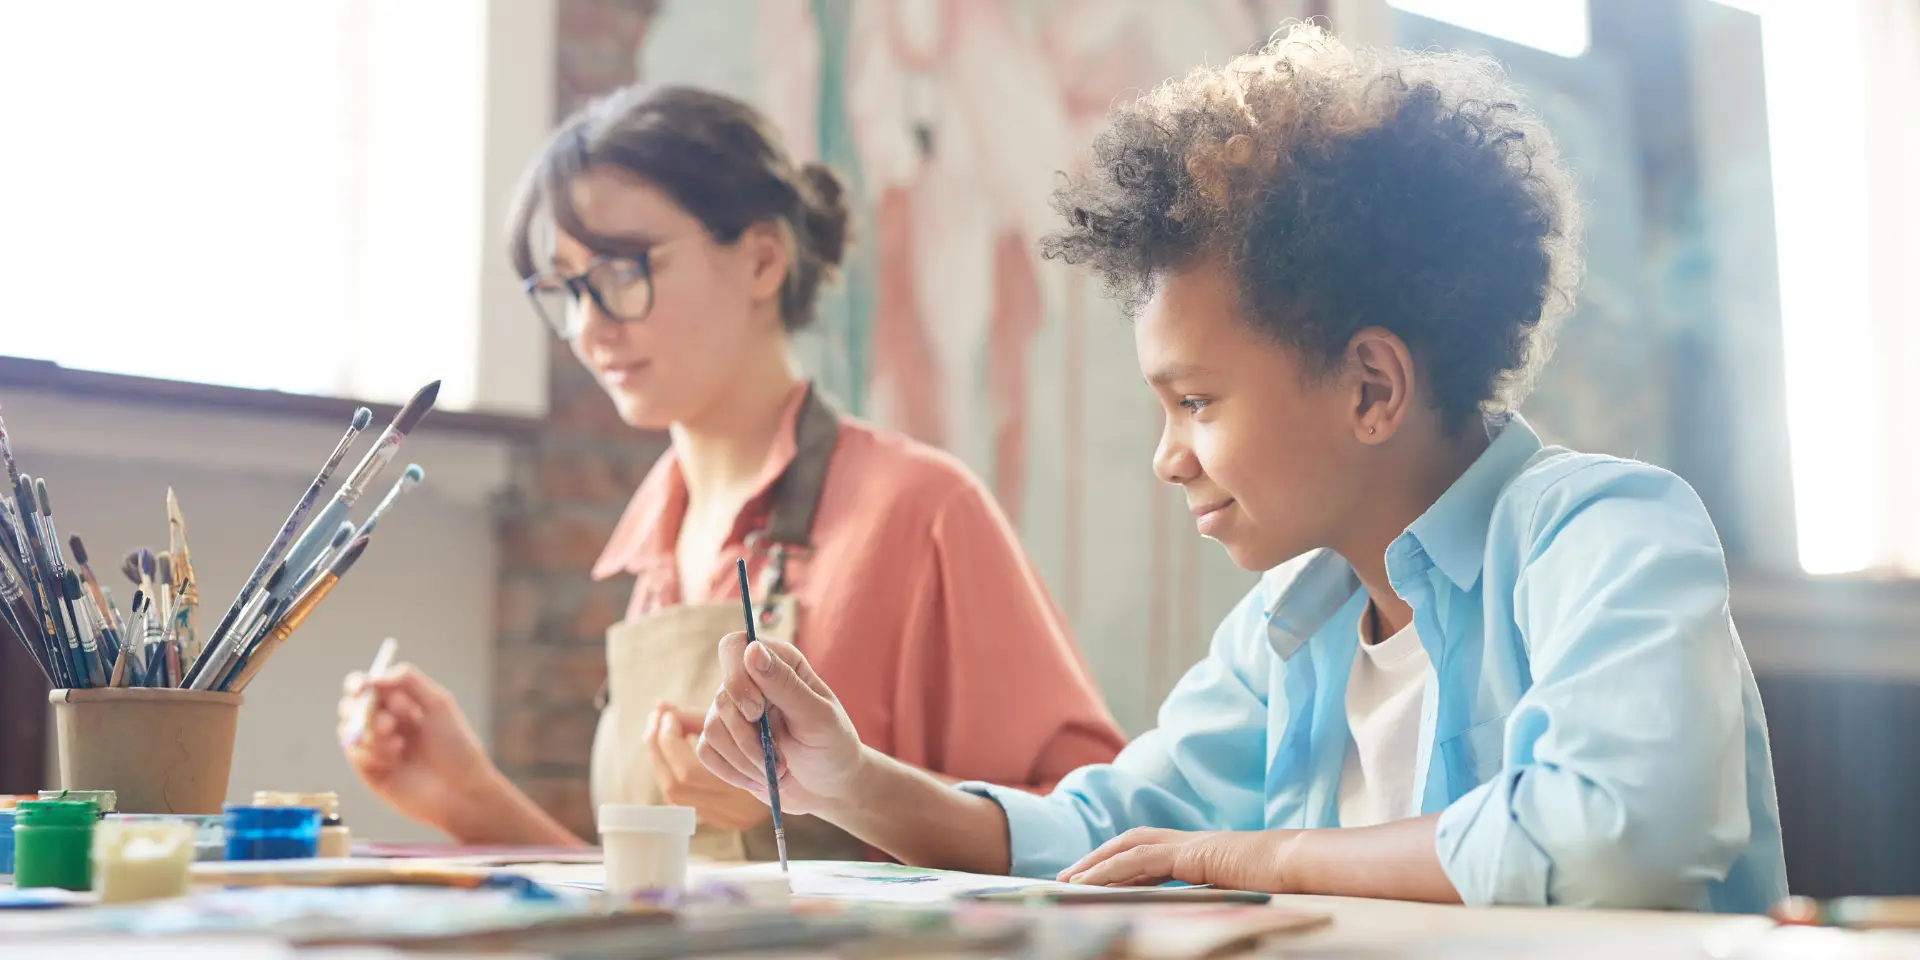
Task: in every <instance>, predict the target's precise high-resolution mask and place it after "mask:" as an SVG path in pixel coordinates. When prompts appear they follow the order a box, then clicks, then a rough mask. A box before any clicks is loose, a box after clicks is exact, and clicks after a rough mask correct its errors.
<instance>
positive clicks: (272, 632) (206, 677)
mask: <svg viewBox="0 0 1920 960" xmlns="http://www.w3.org/2000/svg"><path fill="white" fill-rule="evenodd" d="M439 393H440V383H439V381H435V382H433V383H430V384H428V385H426V386H425V387H422V388H421V389H420V391H419V392H418V393H415V394H414V395H413V398H412V399H410V400H408V401H407V404H406V406H404V407H402V408H401V410H400V413H399V415H398V416H396V417H394V419H393V422H392V423H391V424H388V426H387V429H386V430H385V431H384V432H382V433H381V434H380V437H379V439H377V440H375V441H374V443H373V448H372V449H370V450H368V451H367V454H366V456H365V457H364V458H363V459H362V460H361V461H360V463H359V465H358V466H356V467H354V468H353V471H352V472H351V473H349V474H348V475H347V478H346V480H344V481H342V482H341V484H340V488H339V490H337V491H336V492H335V493H334V495H333V498H332V499H331V500H329V501H328V502H327V505H326V506H325V507H323V508H321V510H320V512H319V513H318V514H317V515H315V516H314V517H313V518H312V520H311V521H310V522H308V521H307V514H308V513H309V512H311V511H312V509H313V505H314V503H315V502H316V501H317V500H318V499H319V496H320V493H321V491H322V490H324V489H325V488H326V486H327V482H328V481H329V480H330V479H331V478H332V476H333V472H334V470H335V469H337V468H338V467H339V466H340V462H341V461H342V460H343V459H344V458H345V457H346V454H347V451H348V450H350V449H351V448H352V447H353V442H354V440H355V439H356V438H357V437H358V435H359V433H360V431H361V430H363V429H365V428H366V426H367V423H368V421H369V420H370V419H371V418H372V413H371V412H370V411H367V410H366V409H364V408H363V409H361V410H360V411H359V412H358V413H356V414H355V416H354V419H353V423H352V425H350V426H349V427H348V429H347V434H346V436H344V437H342V438H341V439H340V443H339V445H338V446H336V447H335V448H334V450H333V453H332V455H330V456H329V457H328V458H327V460H326V462H325V464H323V465H322V466H321V468H320V472H319V473H318V474H317V475H316V476H315V477H314V479H313V482H312V483H311V484H310V485H308V487H307V491H306V493H305V494H304V495H302V496H301V497H300V499H299V501H298V502H296V503H295V504H294V508H293V512H292V513H290V514H289V515H288V516H287V520H286V522H285V523H283V524H281V526H280V530H279V531H278V532H277V533H276V534H275V535H274V538H273V541H272V542H271V543H270V544H269V545H268V546H267V552H266V553H265V554H263V555H262V556H261V557H260V561H259V562H258V563H256V564H255V565H254V568H253V573H252V575H250V576H249V577H248V578H247V582H246V585H245V586H243V587H241V589H240V593H239V595H238V596H236V597H234V599H233V603H232V604H230V605H228V607H227V612H226V614H225V615H224V616H222V617H221V618H220V625H219V626H217V627H215V628H214V631H213V634H212V635H211V636H209V637H208V638H207V640H206V646H205V649H204V650H203V652H202V653H201V655H200V656H199V657H197V658H195V660H194V662H193V663H192V664H191V666H190V668H189V669H188V671H187V675H186V676H185V678H183V680H182V681H181V685H182V686H186V687H191V688H193V689H195V690H236V691H237V690H240V689H242V688H244V687H245V686H246V685H247V683H248V682H250V681H251V680H252V679H253V677H254V675H255V674H257V673H258V672H259V670H260V668H261V666H262V665H263V664H265V662H266V660H267V658H269V657H271V656H272V655H273V653H274V651H276V650H278V649H279V647H280V645H281V644H283V643H285V642H286V640H287V638H288V637H289V636H291V635H292V634H293V632H294V631H295V630H297V629H299V628H300V625H301V624H302V623H305V622H306V619H307V617H308V615H309V614H311V613H312V612H313V609H314V608H315V607H316V606H318V605H319V603H320V601H322V600H325V599H326V597H327V595H328V594H329V593H330V592H332V590H333V588H334V586H335V585H336V584H337V583H339V581H340V578H341V577H343V576H345V575H346V573H347V571H348V570H349V569H351V568H352V567H353V565H354V563H355V562H356V561H358V560H359V559H360V555H361V554H362V553H364V552H365V551H366V548H367V544H368V543H369V542H370V541H371V536H372V533H373V529H374V527H375V526H376V525H377V524H378V523H379V521H380V518H381V517H382V516H383V515H384V514H385V513H386V511H387V510H388V509H389V508H391V507H392V506H393V504H394V502H395V501H396V500H398V499H399V498H400V495H401V494H403V493H405V492H407V491H408V490H411V489H413V488H414V487H415V486H417V485H418V484H419V483H420V481H421V480H422V479H423V478H424V477H425V473H424V472H423V471H422V470H421V469H420V467H419V466H418V465H417V464H416V465H409V466H408V467H407V469H406V472H405V473H404V474H403V475H402V476H401V477H400V479H399V480H397V481H396V482H395V483H394V485H393V487H392V489H391V490H390V491H389V492H388V493H387V496H386V498H385V499H383V500H381V501H380V504H379V505H378V506H377V507H375V508H374V510H373V512H372V513H371V514H370V515H368V517H367V519H366V522H365V523H363V524H360V525H359V526H358V527H356V526H354V524H353V522H352V519H351V518H350V516H349V514H350V513H351V512H352V509H353V507H354V505H355V504H356V503H358V502H359V501H360V498H361V497H362V496H364V495H365V494H366V491H367V489H368V488H369V487H371V486H372V485H373V482H374V480H375V479H377V478H378V477H379V475H380V473H381V472H382V471H383V470H385V469H386V468H387V465H388V464H389V463H391V462H392V461H393V457H394V454H395V453H396V452H398V451H399V449H400V444H401V443H402V442H403V441H404V440H406V438H407V434H408V433H410V432H412V430H413V429H414V427H416V426H418V425H419V423H420V421H421V420H422V419H423V418H425V417H426V415H427V412H428V411H430V410H432V409H433V401H434V399H435V398H436V397H437V396H439ZM303 522H306V527H305V529H304V530H302V531H301V533H300V535H299V537H298V538H295V537H294V535H293V534H294V531H295V530H296V529H299V528H300V525H301V524H302V523H303ZM262 578H265V580H264V581H263V580H262Z"/></svg>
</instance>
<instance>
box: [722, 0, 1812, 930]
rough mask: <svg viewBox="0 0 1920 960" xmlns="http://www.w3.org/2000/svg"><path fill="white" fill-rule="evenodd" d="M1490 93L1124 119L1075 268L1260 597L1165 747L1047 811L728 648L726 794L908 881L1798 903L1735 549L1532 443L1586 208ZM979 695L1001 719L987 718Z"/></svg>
mask: <svg viewBox="0 0 1920 960" xmlns="http://www.w3.org/2000/svg"><path fill="white" fill-rule="evenodd" d="M1519 104H1520V97H1519V95H1518V92H1517V91H1516V90H1514V89H1513V88H1512V87H1511V85H1510V84H1509V83H1508V82H1507V81H1506V80H1505V78H1504V77H1503V75H1502V74H1501V72H1500V71H1499V69H1498V67H1497V66H1495V65H1494V64H1493V63H1491V62H1490V61H1487V60H1483V59H1475V58H1469V57H1463V56H1457V55H1445V54H1435V53H1411V52H1405V51H1365V50H1355V49H1350V48H1348V47H1346V46H1345V45H1343V44H1341V43H1340V42H1339V41H1337V40H1335V39H1333V38H1331V37H1329V36H1327V35H1326V34H1325V33H1323V32H1322V31H1320V30H1318V29H1316V28H1314V27H1311V26H1298V27H1294V28H1293V29H1291V30H1290V31H1288V32H1286V33H1285V34H1284V35H1283V36H1282V37H1280V38H1279V39H1277V40H1275V41H1274V42H1273V43H1272V44H1271V45H1269V46H1268V47H1267V48H1266V49H1264V50H1262V51H1261V52H1259V53H1257V54H1252V55H1249V56H1244V57H1239V58H1237V59H1235V60H1233V61H1231V62H1229V63H1228V64H1226V65H1225V66H1224V67H1220V68H1213V69H1202V70H1198V71H1195V72H1194V73H1193V74H1191V75H1189V76H1188V77H1186V78H1185V79H1182V80H1177V81H1173V82H1170V83H1168V84H1166V85H1164V86H1162V87H1161V88H1159V89H1157V90H1155V91H1154V92H1152V93H1150V94H1148V95H1147V96H1145V97H1143V98H1141V99H1140V100H1138V101H1136V102H1134V103H1132V104H1129V105H1125V106H1122V107H1119V108H1117V109H1116V110H1115V111H1114V114H1113V116H1112V118H1111V122H1110V124H1109V126H1108V128H1107V130H1106V131H1105V132H1104V133H1103V134H1101V136H1100V137H1099V139H1098V140H1097V141H1096V142H1095V144H1094V151H1093V152H1094V165H1093V172H1092V173H1091V175H1089V176H1088V177H1086V178H1085V179H1082V180H1079V181H1076V182H1070V183H1068V184H1067V185H1065V186H1064V187H1062V188H1061V190H1060V191H1059V193H1058V195H1057V196H1056V206H1057V207H1058V209H1059V211H1060V212H1061V214H1062V215H1063V216H1064V217H1065V218H1066V221H1067V226H1066V227H1065V229H1063V230H1061V231H1060V232H1058V233H1056V234H1054V235H1053V236H1051V237H1049V238H1048V239H1047V240H1046V243H1045V251H1046V253H1047V254H1048V255H1049V256H1053V257H1057V258H1060V259H1064V260H1066V261H1067V262H1069V263H1077V264H1086V265H1089V266H1091V267H1092V268H1093V269H1094V270H1095V271H1097V272H1098V273H1099V274H1101V275H1102V276H1103V277H1104V279H1105V280H1106V281H1107V284H1108V286H1109V287H1110V289H1111V290H1112V291H1113V292H1114V293H1115V294H1116V295H1118V296H1119V297H1121V298H1122V299H1124V300H1126V301H1127V302H1129V303H1130V304H1132V305H1133V306H1134V307H1135V308H1136V310H1137V314H1138V322H1137V323H1136V325H1135V327H1134V339H1135V345H1136V348H1137V352H1138V356H1139V361H1140V368H1141V372H1142V373H1143V374H1144V376H1145V378H1146V381H1147V383H1148V384H1149V385H1150V386H1151V388H1152V389H1153V391H1154V393H1155V394H1156V396H1158V397H1159V398H1160V401H1161V403H1162V405H1163V406H1164V408H1165V410H1166V427H1165V430H1164V433H1163V435H1162V439H1161V443H1160V447H1159V450H1158V451H1157V453H1156V455H1155V458H1154V469H1155V471H1156V472H1157V473H1158V475H1159V476H1160V478H1161V479H1163V480H1165V481H1166V482H1168V483H1172V484H1177V485H1179V486H1180V487H1181V488H1182V489H1183V490H1184V491H1185V493H1186V496H1187V501H1188V503H1189V505H1190V506H1191V507H1192V510H1193V513H1194V515H1195V518H1196V524H1197V526H1198V528H1199V531H1200V533H1202V534H1203V535H1205V536H1208V537H1210V538H1212V539H1214V540H1217V541H1219V542H1220V543H1221V544H1222V545H1223V546H1224V547H1225V548H1226V549H1227V551H1228V553H1229V554H1230V555H1231V556H1232V557H1233V559H1234V561H1235V562H1236V563H1237V564H1239V565H1240V566H1242V567H1245V568H1247V569H1250V570H1265V571H1267V572H1266V574H1265V575H1264V576H1263V577H1262V579H1261V582H1260V583H1259V585H1258V586H1256V587H1255V588H1254V589H1253V591H1252V592H1251V593H1249V594H1248V595H1247V597H1246V598H1245V599H1244V600H1243V601H1242V602H1241V603H1240V605H1239V607H1238V608H1237V609H1236V610H1234V612H1233V613H1231V614H1230V615H1229V616H1228V617H1227V618H1226V620H1225V621H1224V622H1223V623H1221V625H1220V627H1219V629H1218V631H1217V632H1216V633H1215V635H1214V638H1213V643H1212V646H1211V648H1210V650H1209V652H1208V655H1207V657H1206V658H1205V659H1204V660H1202V661H1201V662H1200V663H1199V664H1197V665H1195V666H1194V667H1193V668H1192V669H1191V670H1190V671H1189V672H1188V673H1187V675H1186V677H1185V678H1183V679H1182V680H1181V682H1180V683H1179V685H1178V687H1177V688H1176V689H1175V690H1174V691H1173V693H1172V694H1171V695H1170V696H1169V697H1168V698H1167V700H1166V703H1165V704H1164V705H1163V706H1162V707H1161V709H1160V714H1159V723H1158V726H1157V728H1156V729H1154V730H1152V731H1150V732H1148V733H1146V734H1145V735H1143V736H1141V737H1140V738H1139V739H1137V740H1135V741H1134V742H1133V743H1132V744H1131V745H1130V746H1128V747H1127V749H1126V750H1125V751H1124V752H1122V753H1121V755H1120V756H1119V757H1118V758H1117V759H1115V760H1114V761H1113V762H1112V763H1111V764H1103V765H1098V766H1092V767H1086V768H1083V769H1081V770H1078V771H1076V772H1075V773H1073V774H1071V775H1069V776H1068V777H1067V778H1066V779H1065V780H1064V781H1062V782H1061V783H1060V784H1059V786H1058V787H1057V788H1056V789H1055V790H1054V791H1052V792H1051V793H1050V794H1048V795H1046V796H1035V795H1032V794H1028V793H1022V792H1020V791H1017V790H1009V789H1005V788H1000V787H993V786H987V785H979V784H962V785H960V787H959V789H954V788H952V787H949V786H946V785H944V784H942V783H940V782H938V781H937V780H935V779H933V778H932V777H930V776H928V775H926V774H925V773H922V772H920V771H917V770H914V769H912V768H908V767H905V766H903V765H901V764H899V763H897V762H895V761H891V760H889V759H887V758H886V757H885V756H884V755H881V754H879V753H877V752H875V751H872V750H870V749H867V748H863V747H861V745H860V742H859V739H858V738H857V737H856V736H855V735H854V733H853V730H852V727H851V725H850V724H849V723H848V722H847V719H846V714H845V712H844V711H842V710H841V709H840V708H839V705H838V702H837V701H836V700H835V698H834V696H833V693H832V691H830V690H828V689H827V688H826V687H825V685H824V684H821V683H820V682H819V680H818V678H817V677H816V676H815V675H814V674H813V672H812V670H811V669H810V668H809V667H808V666H807V664H806V661H805V659H804V658H803V657H801V656H800V655H799V653H798V652H797V651H796V650H794V649H793V648H792V647H790V646H785V645H781V644H767V643H762V644H758V645H756V646H754V647H752V648H751V649H750V648H748V647H747V645H746V644H745V642H744V638H743V637H740V636H732V637H728V638H727V639H726V640H724V641H723V642H722V644H721V658H722V661H723V665H724V667H725V671H726V686H725V688H724V689H723V690H722V691H721V693H720V695H719V697H718V698H717V699H716V702H715V704H714V707H713V709H712V710H711V711H710V712H709V714H708V718H707V723H706V730H705V736H704V737H703V740H702V746H701V756H702V759H703V760H704V761H705V762H706V763H707V764H708V765H709V766H710V767H712V768H713V769H714V770H715V771H716V772H717V773H719V774H720V775H721V776H723V777H724V778H726V779H728V780H729V781H730V782H732V783H734V784H735V785H737V786H740V787H743V788H745V789H749V790H755V791H760V792H763V793H764V791H765V787H766V784H765V780H764V777H763V775H762V772H761V771H762V767H761V762H760V759H759V740H758V733H757V729H756V727H755V726H754V722H755V721H757V719H758V717H759V716H760V713H761V712H762V711H763V710H764V709H766V708H767V707H768V705H770V706H771V707H773V708H776V712H775V719H776V724H775V727H776V730H777V731H778V732H777V743H778V746H779V749H780V753H781V757H782V760H783V762H784V770H783V772H782V773H781V777H782V783H781V794H782V797H783V799H784V800H785V802H786V804H787V805H788V806H789V807H790V808H792V809H796V810H804V811H807V812H811V813H816V814H819V815H820V816H823V817H825V818H826V819H828V820H831V821H833V822H835V823H838V824H840V825H841V826H842V827H845V828H846V829H848V830H849V831H851V832H852V833H854V834H856V835H858V836H860V837H861V838H862V839H864V840H866V841H867V842H869V843H871V844H873V845H875V846H877V847H879V848H880V849H882V850H885V851H887V852H889V853H891V854H893V855H894V856H897V857H899V858H900V859H902V860H904V861H906V862H910V863H918V864H926V865H932V866H942V867H950V868H956V869H965V870H973V871H976V872H993V873H999V872H1012V873H1015V874H1019V875H1024V876H1058V877H1059V878H1061V879H1066V880H1073V881H1077V882H1082V883H1094V884H1142V883H1161V882H1166V881H1168V880H1174V881H1183V882H1188V883H1211V884H1214V885H1217V886H1224V887H1234V888H1244V889H1258V890H1270V891H1275V892H1292V893H1321V894H1341V895H1351V896H1368V897H1389V898H1400V899H1418V900H1436V901H1464V902H1466V903H1470V904H1493V903H1500V904H1567V905H1586V906H1608V907H1669V908H1682V909H1707V910H1717V911H1745V912H1754V911H1760V910H1764V909H1765V908H1766V907H1767V906H1768V905H1769V904H1770V903H1771V902H1773V901H1774V900H1776V899H1777V898H1779V897H1781V896H1784V895H1785V893H1786V868H1785V863H1784V860H1783V857H1782V853H1781V845H1780V826H1779V814H1778V810H1777V807H1776V804H1775V800H1774V790H1773V771H1772V764H1771V761H1770V759H1769V756H1768V748H1767V733H1766V722H1765V718H1764V716H1763V715H1762V712H1761V706H1760V698H1759V693H1758V691H1757V689H1756V687H1755V685H1754V681H1753V674H1752V670H1751V669H1750V668H1749V666H1748V664H1747V660H1746V656H1745V654H1744V652H1743V651H1742V649H1741V646H1740V641H1739V638H1738V635H1737V634H1736V633H1735V631H1734V627H1733V623H1732V621H1731V619H1730V617H1729V614H1728V607H1727V599H1728V586H1727V572H1726V563H1725V558H1724V555H1723V554H1722V552H1721V548H1720V543H1719V539H1718V537H1717V535H1716V534H1715V532H1714V529H1713V525H1712V523H1711V521H1710V520H1709V519H1708V517H1707V513H1706V510H1705V509H1704V507H1702V505H1701V503H1700V500H1699V498H1698V497H1696V496H1695V495H1694V493H1693V491H1692V490H1691V489H1690V488H1689V487H1688V486H1687V485H1686V484H1685V483H1684V482H1683V481H1681V480H1680V479H1679V478H1678V477H1675V476H1674V475H1672V474H1670V473H1668V472H1666V471H1664V470H1661V469H1659V468H1657V467H1653V466H1649V465H1646V464H1643V463H1637V462H1634V461H1629V460H1622V459H1618V458H1614V457H1605V456H1595V455H1588V454H1580V453H1575V452H1572V451H1569V450H1565V449H1561V448H1557V447H1547V446H1543V444H1542V443H1541V441H1540V439H1539V438H1538V437H1537V436H1536V435H1535V434H1534V432H1533V431H1532V430H1531V429H1530V428H1529V427H1528V426H1527V423H1526V421H1525V420H1524V419H1523V418H1521V417H1520V416H1519V415H1518V414H1517V413H1515V412H1513V408H1514V406H1515V405H1516V404H1517V403H1518V401H1519V400H1520V398H1521V396H1522V395H1523V394H1524V392H1525V389H1526V387H1527V386H1528V383H1529V380H1530V378H1531V376H1532V374H1533V373H1534V372H1535V371H1536V370H1537V369H1538V367H1539V364H1540V362H1541V360H1542V358H1543V357H1544V356H1545V354H1546V351H1547V344H1548V338H1549V334H1550V332H1551V328H1552V326H1553V325H1554V323H1555V322H1556V321H1557V320H1558V319H1559V318H1560V317H1561V316H1563V315H1564V314H1565V313H1566V312H1567V309H1568V308H1569V306H1570V304H1571V298H1572V293H1573V288H1574V286H1575V284H1576V282H1577V280H1578V274H1579V267H1578V230H1579V227H1578V212H1577V208H1576V204H1575V199H1574V194H1573V188H1572V185H1571V182H1570V180H1569V177H1568V175H1567V173H1566V171H1565V169H1564V167H1563V166H1562V165H1561V161H1560V159H1559V157H1558V156H1557V154H1556V152H1555V150H1554V147H1553V143H1552V140H1551V138H1550V137H1549V136H1548V133H1547V131H1546V128H1545V127H1544V126H1543V125H1542V124H1541V123H1540V121H1539V119H1538V118H1537V117H1535V116H1534V115H1533V114H1531V113H1530V112H1528V111H1527V110H1525V109H1524V108H1523V107H1521V106H1520V105H1519ZM979 695H980V696H983V697H991V696H992V695H993V694H992V691H981V692H980V694H979Z"/></svg>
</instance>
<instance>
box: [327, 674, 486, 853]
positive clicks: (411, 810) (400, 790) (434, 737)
mask: <svg viewBox="0 0 1920 960" xmlns="http://www.w3.org/2000/svg"><path fill="white" fill-rule="evenodd" d="M363 698H364V699H363ZM363 710H364V711H366V712H365V713H364V714H361V711H363ZM357 714H360V715H361V716H364V718H365V721H366V722H365V723H364V724H363V723H361V722H360V720H359V719H357V718H356V715H357ZM339 738H340V748H341V750H342V751H343V752H344V753H345V754H346V756H347V763H348V764H350V765H351V766H352V767H353V769H354V772H355V773H358V774H359V775H360V779H361V780H363V781H365V782H366V784H367V786H368V787H369V788H371V789H372V790H373V792H374V793H376V794H378V795H379V796H380V798H381V799H382V800H385V801H386V802H387V803H388V804H390V805H392V806H393V807H394V809H396V810H399V811H400V812H401V813H403V814H405V815H407V816H408V817H411V818H412V819H414V820H418V821H420V822H422V823H426V824H428V825H431V826H435V827H439V828H440V829H442V830H449V827H448V825H449V824H453V823H457V822H459V821H460V820H461V819H462V814H463V813H465V812H466V809H465V808H468V807H470V806H472V805H474V804H476V803H479V802H482V801H483V800H484V798H485V797H486V796H488V795H489V788H490V787H491V786H492V784H493V781H494V779H495V778H496V777H497V771H495V770H494V767H493V763H492V761H490V760H488V759H487V753H486V751H485V750H484V749H482V748H481V746H480V738H478V737H476V736H474V734H473V728H472V727H470V726H468V725H467V718H466V717H465V716H464V715H462V714H461V712H460V705H459V704H458V703H456V702H454V699H453V695H452V694H450V693H448V692H447V690H446V688H445V687H442V686H441V685H439V684H438V683H435V682H434V681H433V680H432V679H431V678H429V677H428V676H427V675H426V674H424V673H421V672H420V671H419V670H418V669H417V668H415V667H414V666H412V665H411V664H402V665H401V666H399V667H398V668H396V669H393V670H390V671H388V672H387V673H385V674H383V675H381V676H378V677H369V676H367V675H366V674H364V673H358V672H355V673H352V674H348V675H347V679H346V683H345V684H344V685H343V687H342V690H341V695H340V727H339ZM450 832H451V831H450Z"/></svg>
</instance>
